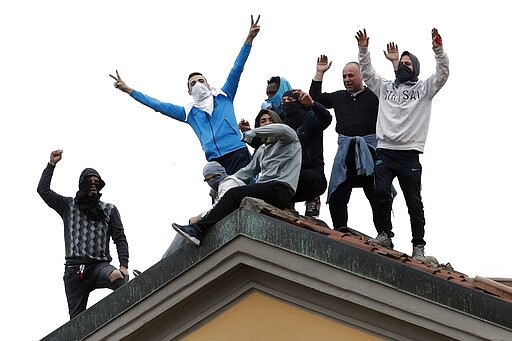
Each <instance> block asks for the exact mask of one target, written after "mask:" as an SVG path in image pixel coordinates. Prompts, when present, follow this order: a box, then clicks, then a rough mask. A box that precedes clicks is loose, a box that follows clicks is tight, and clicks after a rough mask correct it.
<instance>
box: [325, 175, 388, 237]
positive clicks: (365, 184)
mask: <svg viewBox="0 0 512 341" xmlns="http://www.w3.org/2000/svg"><path fill="white" fill-rule="evenodd" d="M349 173H350V172H349ZM357 187H362V188H363V191H364V194H365V196H366V198H367V199H368V202H369V203H370V206H371V208H372V215H373V223H374V225H375V227H376V228H377V230H378V226H379V225H380V224H379V223H378V217H377V215H376V209H377V201H376V200H375V188H374V178H373V176H356V175H354V174H352V175H349V176H348V177H347V180H345V182H343V183H342V184H340V185H339V186H338V188H336V190H335V191H334V192H333V193H332V194H331V197H330V198H329V212H330V213H331V220H332V225H333V227H334V229H335V230H337V229H340V228H342V227H346V226H348V225H347V222H348V202H349V201H350V195H351V194H352V189H353V188H357ZM388 195H389V191H388ZM378 232H380V231H378Z"/></svg>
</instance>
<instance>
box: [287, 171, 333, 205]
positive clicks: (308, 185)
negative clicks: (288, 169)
mask: <svg viewBox="0 0 512 341" xmlns="http://www.w3.org/2000/svg"><path fill="white" fill-rule="evenodd" d="M326 189H327V179H326V178H325V174H324V172H323V170H321V169H302V170H301V171H300V176H299V183H298V185H297V191H296V192H295V195H294V196H293V198H292V202H300V201H312V200H313V199H315V198H317V197H319V196H320V195H322V194H323V193H324V192H325V190H326Z"/></svg>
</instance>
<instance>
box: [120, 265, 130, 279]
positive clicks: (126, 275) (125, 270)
mask: <svg viewBox="0 0 512 341" xmlns="http://www.w3.org/2000/svg"><path fill="white" fill-rule="evenodd" d="M119 271H120V272H121V274H122V275H123V277H124V280H125V281H127V282H128V281H129V280H130V274H129V273H128V268H127V267H126V266H124V265H121V266H120V267H119Z"/></svg>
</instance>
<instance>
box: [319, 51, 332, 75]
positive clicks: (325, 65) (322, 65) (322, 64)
mask: <svg viewBox="0 0 512 341" xmlns="http://www.w3.org/2000/svg"><path fill="white" fill-rule="evenodd" d="M331 64H332V61H331V62H330V61H329V58H327V56H326V55H324V54H322V55H320V57H318V58H317V59H316V72H321V73H324V72H325V71H327V70H329V69H330V68H331Z"/></svg>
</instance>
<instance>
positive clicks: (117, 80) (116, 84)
mask: <svg viewBox="0 0 512 341" xmlns="http://www.w3.org/2000/svg"><path fill="white" fill-rule="evenodd" d="M109 76H110V77H112V78H113V79H114V80H115V82H114V87H115V88H116V89H119V90H121V91H122V92H126V93H127V94H128V95H131V94H132V91H133V89H132V88H130V87H129V86H128V85H126V83H125V82H124V81H123V80H122V79H121V76H119V72H118V71H117V70H116V75H115V76H113V75H111V74H109Z"/></svg>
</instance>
